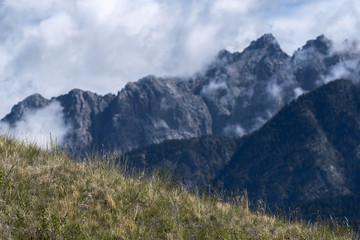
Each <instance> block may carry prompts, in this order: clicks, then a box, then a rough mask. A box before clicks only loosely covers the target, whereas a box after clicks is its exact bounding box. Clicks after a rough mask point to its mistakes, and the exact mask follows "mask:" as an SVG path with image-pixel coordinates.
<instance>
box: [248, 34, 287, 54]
mask: <svg viewBox="0 0 360 240" xmlns="http://www.w3.org/2000/svg"><path fill="white" fill-rule="evenodd" d="M269 47H272V48H275V49H280V45H279V43H278V41H277V40H276V38H275V37H274V36H273V35H272V34H270V33H267V34H264V35H263V36H261V37H260V38H258V39H257V40H255V41H252V42H251V43H250V45H249V47H247V48H246V49H247V50H255V49H263V48H269Z"/></svg>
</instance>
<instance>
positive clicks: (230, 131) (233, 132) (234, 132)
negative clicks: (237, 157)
mask: <svg viewBox="0 0 360 240" xmlns="http://www.w3.org/2000/svg"><path fill="white" fill-rule="evenodd" d="M224 133H225V134H226V135H228V136H235V137H242V136H244V135H245V133H246V132H245V130H244V129H243V128H242V127H241V125H239V124H235V125H228V126H226V127H225V128H224Z"/></svg>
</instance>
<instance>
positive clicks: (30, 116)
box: [0, 101, 71, 148]
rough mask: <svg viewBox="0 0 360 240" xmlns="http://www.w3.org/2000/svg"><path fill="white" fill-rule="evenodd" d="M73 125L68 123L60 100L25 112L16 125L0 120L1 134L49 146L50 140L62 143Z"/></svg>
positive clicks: (44, 146) (41, 145)
mask: <svg viewBox="0 0 360 240" xmlns="http://www.w3.org/2000/svg"><path fill="white" fill-rule="evenodd" d="M70 130H71V126H70V125H69V124H66V123H65V121H64V116H63V112H62V107H61V105H60V103H59V102H57V101H53V102H52V103H50V104H49V105H48V106H46V107H44V108H41V109H37V110H32V111H28V112H25V114H24V116H23V117H22V118H21V120H20V121H18V122H16V124H15V125H14V126H9V125H8V124H7V123H4V122H0V134H4V135H7V136H10V137H13V138H15V139H18V140H22V141H25V142H30V143H35V144H36V145H38V146H40V147H43V148H47V147H51V146H50V141H53V142H54V143H57V144H62V143H63V141H64V140H65V137H66V134H68V132H69V131H70Z"/></svg>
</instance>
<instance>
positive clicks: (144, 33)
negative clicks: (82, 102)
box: [0, 0, 360, 118]
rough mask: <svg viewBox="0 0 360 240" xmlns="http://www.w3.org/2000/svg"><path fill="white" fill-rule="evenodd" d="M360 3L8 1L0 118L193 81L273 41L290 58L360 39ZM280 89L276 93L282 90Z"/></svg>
mask: <svg viewBox="0 0 360 240" xmlns="http://www.w3.org/2000/svg"><path fill="white" fill-rule="evenodd" d="M359 4H360V3H359V1H358V0H326V1H325V0H316V1H298V0H296V1H295V0H294V1H286V2H285V1H280V0H275V1H270V0H245V1H238V0H205V1H195V0H186V1H180V0H169V1H163V0H131V1H130V0H72V1H69V0H16V1H14V0H4V1H2V4H1V5H0V27H1V29H2V31H1V33H0V86H1V87H0V102H1V103H2V106H1V107H0V118H1V117H3V116H4V115H5V114H6V113H8V112H9V111H10V109H11V106H13V105H14V104H16V103H17V102H18V101H20V100H22V99H24V98H25V97H26V96H28V95H30V94H33V93H36V92H37V93H40V94H42V95H44V96H45V97H51V96H56V95H59V94H63V93H66V92H67V91H69V90H71V89H73V88H81V89H85V90H91V91H96V92H98V93H101V94H104V93H107V92H116V91H118V90H120V89H121V88H122V87H123V86H124V85H125V84H126V83H127V82H129V81H136V80H137V79H139V78H141V77H143V76H146V75H149V74H154V75H158V76H161V75H190V74H192V73H194V72H196V71H198V70H201V69H202V67H203V66H204V65H205V64H207V63H209V61H211V60H212V57H213V56H215V55H216V54H217V52H218V51H219V50H220V49H224V48H226V49H228V50H230V51H235V50H236V51H241V50H242V49H243V48H244V47H246V46H247V45H248V44H249V43H250V41H251V40H254V39H256V38H258V37H260V36H261V35H262V34H264V33H267V32H271V33H273V34H274V35H275V37H276V38H277V39H278V40H279V43H280V45H281V46H282V47H283V49H285V50H286V52H287V53H289V54H292V52H293V51H294V50H296V49H297V48H298V47H300V46H302V45H303V44H304V43H305V42H306V40H308V39H310V38H314V37H316V36H317V35H320V34H322V33H324V34H325V35H327V36H329V37H330V38H332V39H333V40H335V41H337V42H340V41H342V40H344V39H345V38H348V39H356V38H357V37H358V36H360V34H359V33H360V29H359V28H358V26H359V25H360V17H359V16H360V6H359ZM275 90H276V89H275Z"/></svg>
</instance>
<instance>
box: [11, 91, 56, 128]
mask: <svg viewBox="0 0 360 240" xmlns="http://www.w3.org/2000/svg"><path fill="white" fill-rule="evenodd" d="M49 103H50V101H49V100H48V99H46V98H44V97H43V96H41V95H40V94H38V93H36V94H33V95H30V96H29V97H27V98H25V99H24V100H23V101H21V102H19V103H18V104H16V105H15V106H14V107H13V108H12V109H11V112H10V113H9V114H8V115H6V116H5V117H4V121H6V122H8V123H10V124H13V123H15V122H17V121H19V120H20V119H21V118H22V117H23V115H24V114H25V112H26V111H29V110H35V109H40V108H43V107H46V106H47V105H49Z"/></svg>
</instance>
